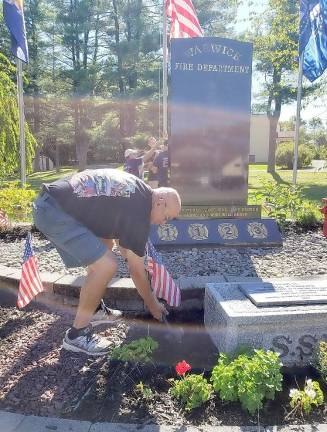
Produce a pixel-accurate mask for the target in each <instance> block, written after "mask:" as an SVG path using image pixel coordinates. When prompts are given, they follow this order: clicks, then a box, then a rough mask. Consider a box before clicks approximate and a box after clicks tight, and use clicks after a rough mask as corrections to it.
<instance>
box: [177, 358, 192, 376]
mask: <svg viewBox="0 0 327 432" xmlns="http://www.w3.org/2000/svg"><path fill="white" fill-rule="evenodd" d="M191 369H192V368H191V366H190V365H189V364H188V363H186V361H185V360H183V361H181V362H179V363H177V365H176V366H175V370H176V373H177V375H179V376H181V375H185V374H186V372H188V371H190V370H191Z"/></svg>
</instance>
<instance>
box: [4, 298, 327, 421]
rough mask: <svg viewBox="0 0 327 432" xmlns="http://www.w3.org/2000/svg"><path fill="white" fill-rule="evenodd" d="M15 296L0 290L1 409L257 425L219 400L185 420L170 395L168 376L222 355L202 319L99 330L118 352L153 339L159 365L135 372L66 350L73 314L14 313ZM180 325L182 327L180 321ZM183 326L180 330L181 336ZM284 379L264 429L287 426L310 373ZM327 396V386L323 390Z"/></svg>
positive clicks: (38, 308)
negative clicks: (295, 390)
mask: <svg viewBox="0 0 327 432" xmlns="http://www.w3.org/2000/svg"><path fill="white" fill-rule="evenodd" d="M14 301H15V293H12V292H9V291H5V290H0V304H1V307H0V341H1V343H0V409H2V410H9V411H14V412H19V413H24V414H34V415H42V416H57V417H67V418H75V419H79V420H90V421H112V422H121V423H140V424H148V423H157V424H170V425H175V426H180V425H182V424H184V425H187V424H194V425H203V424H210V425H254V424H257V422H258V418H257V416H254V417H251V416H249V415H247V414H246V413H244V412H243V411H242V410H241V407H240V405H239V404H238V403H224V402H222V401H220V400H219V399H218V398H214V399H212V400H211V401H209V402H208V403H207V404H205V405H204V406H203V407H201V408H198V409H195V410H193V412H191V413H190V414H187V413H186V412H185V411H184V410H183V408H182V406H181V405H180V403H179V402H178V401H176V400H174V399H172V398H171V397H170V396H169V394H168V390H169V387H170V385H169V382H168V381H167V380H168V378H171V377H175V372H174V365H175V364H176V363H177V362H178V361H180V360H183V359H185V360H186V361H188V362H189V363H190V364H191V365H192V367H193V371H195V372H199V371H201V372H202V371H203V372H204V373H205V374H206V375H207V376H209V371H210V369H211V368H212V366H213V365H214V364H215V362H216V359H217V352H216V349H215V347H214V346H213V344H212V342H211V340H210V338H209V337H208V335H207V334H206V332H205V329H204V327H203V324H202V316H201V314H198V313H197V314H195V313H190V312H189V313H188V314H187V315H184V316H175V317H174V316H172V317H170V320H171V322H174V323H175V324H174V325H172V328H171V329H170V330H169V331H167V330H168V329H167V328H166V327H165V326H164V325H161V324H155V323H154V322H153V321H152V320H150V319H143V320H139V319H131V320H126V321H125V322H123V323H119V324H117V325H115V326H114V327H111V328H107V329H105V328H102V329H101V328H100V330H101V331H99V333H101V334H102V335H104V336H106V337H107V338H108V339H109V340H110V341H111V342H112V344H113V346H117V345H119V344H121V343H122V342H128V341H130V340H134V339H137V338H139V337H143V336H147V335H150V336H151V337H153V338H154V339H156V340H157V341H158V342H159V348H158V350H157V351H156V352H155V356H154V363H153V364H150V365H147V366H144V367H141V366H140V367H134V366H135V365H134V366H133V365H127V366H125V365H124V364H122V363H120V362H110V361H109V360H108V358H105V357H102V358H100V359H99V358H98V359H89V358H87V357H86V356H84V355H77V354H73V353H69V352H66V351H64V350H61V342H62V338H63V335H64V332H65V330H66V329H67V327H68V326H69V325H70V324H71V321H72V318H73V316H72V313H71V311H70V310H68V309H58V308H55V307H54V306H53V305H44V304H40V303H38V304H36V303H34V304H32V305H29V306H27V307H26V308H25V310H23V311H18V310H17V309H16V308H15V307H14ZM181 321H182V323H181ZM181 324H182V329H183V331H182V330H181ZM313 373H314V372H313V371H302V373H300V374H298V375H297V376H295V375H293V374H289V375H285V376H284V384H283V391H282V392H281V393H280V394H278V397H277V398H276V400H275V401H268V402H267V403H266V404H265V406H264V409H263V410H262V411H261V412H260V423H261V424H263V425H272V424H283V423H285V421H284V419H285V415H286V413H287V411H288V410H289V407H288V394H289V389H290V388H292V387H296V382H295V378H296V379H297V382H298V383H299V385H301V384H302V383H303V380H304V378H305V375H307V376H310V377H315V376H314V375H313ZM140 381H142V382H143V383H144V384H146V385H148V386H150V387H151V390H152V391H153V398H152V399H151V400H150V401H144V400H142V398H141V397H140V395H139V394H138V393H137V392H136V391H135V384H137V383H139V382H140ZM324 391H325V394H327V392H326V388H324ZM326 413H327V406H326V405H325V406H323V407H322V408H319V409H315V410H314V412H313V414H312V415H311V416H309V417H307V418H305V420H300V419H289V422H290V423H293V424H294V423H301V422H305V423H313V422H322V423H323V422H326Z"/></svg>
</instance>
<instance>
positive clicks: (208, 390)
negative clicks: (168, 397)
mask: <svg viewBox="0 0 327 432" xmlns="http://www.w3.org/2000/svg"><path fill="white" fill-rule="evenodd" d="M171 382H172V385H173V387H172V388H171V389H170V393H171V394H172V395H173V396H174V397H176V398H178V399H181V400H182V402H183V404H185V409H186V411H191V410H192V409H194V408H197V407H199V406H201V405H202V404H203V403H205V402H207V401H208V400H209V398H210V396H211V395H212V393H213V390H212V385H211V384H209V383H208V381H207V380H206V379H205V378H204V377H203V375H196V374H190V375H186V376H183V377H182V378H181V379H178V380H171Z"/></svg>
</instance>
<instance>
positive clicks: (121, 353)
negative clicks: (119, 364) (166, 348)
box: [110, 337, 159, 363]
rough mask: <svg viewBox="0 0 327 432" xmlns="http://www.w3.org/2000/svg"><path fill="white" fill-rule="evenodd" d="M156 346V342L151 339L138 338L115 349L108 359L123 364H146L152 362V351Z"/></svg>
mask: <svg viewBox="0 0 327 432" xmlns="http://www.w3.org/2000/svg"><path fill="white" fill-rule="evenodd" d="M158 346H159V344H158V342H157V341H155V340H154V339H153V338H151V337H146V338H140V339H137V340H134V341H132V342H130V343H128V344H124V345H122V346H119V347H115V348H114V349H113V350H112V352H111V354H110V358H111V359H113V360H120V361H123V362H133V363H147V362H150V361H151V360H152V354H153V351H155V350H156V349H157V348H158Z"/></svg>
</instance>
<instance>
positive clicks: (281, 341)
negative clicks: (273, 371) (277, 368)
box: [272, 335, 292, 358]
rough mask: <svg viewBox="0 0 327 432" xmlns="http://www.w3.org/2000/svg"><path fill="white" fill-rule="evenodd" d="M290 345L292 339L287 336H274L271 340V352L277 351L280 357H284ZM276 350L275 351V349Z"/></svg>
mask: <svg viewBox="0 0 327 432" xmlns="http://www.w3.org/2000/svg"><path fill="white" fill-rule="evenodd" d="M291 344H292V339H291V338H290V337H289V336H284V335H280V336H275V337H274V338H273V340H272V350H273V351H278V352H279V353H280V357H281V358H282V357H286V356H287V355H288V354H289V352H290V349H289V346H288V345H291ZM275 348H276V349H275Z"/></svg>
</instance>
